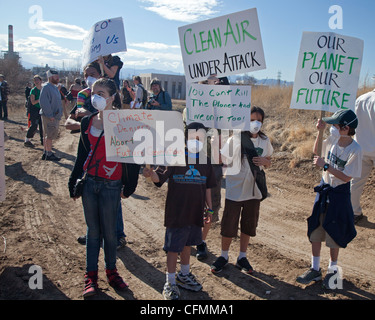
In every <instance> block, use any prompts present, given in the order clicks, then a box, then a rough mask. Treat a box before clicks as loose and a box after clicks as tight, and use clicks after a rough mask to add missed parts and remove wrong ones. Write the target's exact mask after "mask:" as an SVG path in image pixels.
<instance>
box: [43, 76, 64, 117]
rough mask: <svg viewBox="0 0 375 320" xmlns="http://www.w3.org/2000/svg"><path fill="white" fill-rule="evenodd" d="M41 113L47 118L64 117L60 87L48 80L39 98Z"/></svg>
mask: <svg viewBox="0 0 375 320" xmlns="http://www.w3.org/2000/svg"><path fill="white" fill-rule="evenodd" d="M39 104H40V114H41V115H43V116H45V117H47V118H55V119H57V120H60V119H61V117H62V112H63V110H62V103H61V94H60V91H59V89H58V88H57V87H56V86H55V85H53V84H52V83H50V82H48V83H47V84H45V85H44V86H43V87H42V90H41V92H40V98H39Z"/></svg>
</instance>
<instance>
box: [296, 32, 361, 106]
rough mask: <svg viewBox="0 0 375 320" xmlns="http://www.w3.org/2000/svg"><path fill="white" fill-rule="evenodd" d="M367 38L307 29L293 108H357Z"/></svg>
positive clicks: (302, 45)
mask: <svg viewBox="0 0 375 320" xmlns="http://www.w3.org/2000/svg"><path fill="white" fill-rule="evenodd" d="M362 54H363V41H362V40H360V39H357V38H353V37H348V36H343V35H339V34H336V33H333V32H304V33H303V36H302V41H301V48H300V52H299V57H298V64H297V71H296V76H295V81H294V86H293V93H292V100H291V108H293V109H307V110H321V111H329V112H335V111H337V110H339V109H352V110H354V106H355V100H356V94H357V90H358V81H359V74H360V70H361V64H362Z"/></svg>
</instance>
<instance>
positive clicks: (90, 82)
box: [86, 76, 98, 89]
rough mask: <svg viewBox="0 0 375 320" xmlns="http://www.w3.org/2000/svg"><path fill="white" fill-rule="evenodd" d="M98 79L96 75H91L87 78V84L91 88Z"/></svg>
mask: <svg viewBox="0 0 375 320" xmlns="http://www.w3.org/2000/svg"><path fill="white" fill-rule="evenodd" d="M96 80H98V79H96V78H94V77H91V76H88V77H87V79H86V82H87V85H88V86H89V88H90V89H91V88H92V85H93V84H94V82H95V81H96Z"/></svg>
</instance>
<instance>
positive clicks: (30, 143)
mask: <svg viewBox="0 0 375 320" xmlns="http://www.w3.org/2000/svg"><path fill="white" fill-rule="evenodd" d="M23 145H24V146H25V147H28V148H34V147H35V146H34V145H33V143H32V142H31V141H30V140H28V141H25V143H24V144H23Z"/></svg>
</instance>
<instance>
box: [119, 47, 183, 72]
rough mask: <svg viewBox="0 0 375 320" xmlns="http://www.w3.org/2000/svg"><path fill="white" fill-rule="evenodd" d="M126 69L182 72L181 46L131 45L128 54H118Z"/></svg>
mask: <svg viewBox="0 0 375 320" xmlns="http://www.w3.org/2000/svg"><path fill="white" fill-rule="evenodd" d="M118 55H119V56H120V57H121V59H122V61H123V62H124V67H134V68H155V69H161V70H171V71H177V72H178V71H181V70H182V57H181V51H180V46H177V45H166V44H163V43H153V42H145V43H133V44H129V46H128V51H127V52H126V53H120V54H118Z"/></svg>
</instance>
